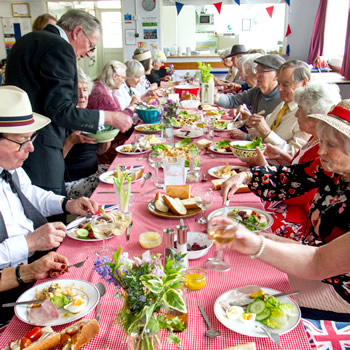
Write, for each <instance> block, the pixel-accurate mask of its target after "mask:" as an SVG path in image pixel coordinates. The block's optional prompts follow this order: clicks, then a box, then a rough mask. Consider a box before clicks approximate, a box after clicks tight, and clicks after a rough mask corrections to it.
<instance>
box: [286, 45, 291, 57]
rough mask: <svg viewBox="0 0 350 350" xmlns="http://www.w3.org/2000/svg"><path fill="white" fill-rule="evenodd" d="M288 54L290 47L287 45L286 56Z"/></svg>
mask: <svg viewBox="0 0 350 350" xmlns="http://www.w3.org/2000/svg"><path fill="white" fill-rule="evenodd" d="M289 53H290V46H289V44H288V45H287V47H286V54H287V55H288V56H289Z"/></svg>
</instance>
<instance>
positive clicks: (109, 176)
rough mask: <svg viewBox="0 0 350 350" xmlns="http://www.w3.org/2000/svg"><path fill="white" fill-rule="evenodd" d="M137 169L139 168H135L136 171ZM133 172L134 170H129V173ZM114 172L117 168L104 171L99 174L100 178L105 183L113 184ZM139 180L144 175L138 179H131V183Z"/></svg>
mask: <svg viewBox="0 0 350 350" xmlns="http://www.w3.org/2000/svg"><path fill="white" fill-rule="evenodd" d="M136 170H139V169H135V171H136ZM131 172H132V170H130V171H129V173H131ZM114 173H115V170H111V171H106V172H105V173H103V174H101V175H100V176H99V179H100V181H101V182H104V183H105V184H110V185H113V174H114ZM139 180H142V176H141V177H140V178H138V179H136V180H133V181H131V183H133V182H136V181H139Z"/></svg>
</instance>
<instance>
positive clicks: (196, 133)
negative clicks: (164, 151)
mask: <svg viewBox="0 0 350 350" xmlns="http://www.w3.org/2000/svg"><path fill="white" fill-rule="evenodd" d="M203 134H204V130H203V129H198V128H195V129H185V128H182V129H177V130H175V131H174V135H175V136H177V137H181V138H183V139H184V138H186V137H189V138H191V139H195V138H197V137H201V136H203Z"/></svg>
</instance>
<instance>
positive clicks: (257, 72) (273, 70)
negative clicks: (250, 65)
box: [256, 69, 276, 74]
mask: <svg viewBox="0 0 350 350" xmlns="http://www.w3.org/2000/svg"><path fill="white" fill-rule="evenodd" d="M269 72H276V70H275V69H268V70H264V69H257V70H256V74H265V73H269Z"/></svg>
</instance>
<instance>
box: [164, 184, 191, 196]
mask: <svg viewBox="0 0 350 350" xmlns="http://www.w3.org/2000/svg"><path fill="white" fill-rule="evenodd" d="M165 194H166V195H167V196H170V197H173V198H180V199H188V198H190V197H191V185H169V186H167V187H166V189H165Z"/></svg>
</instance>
